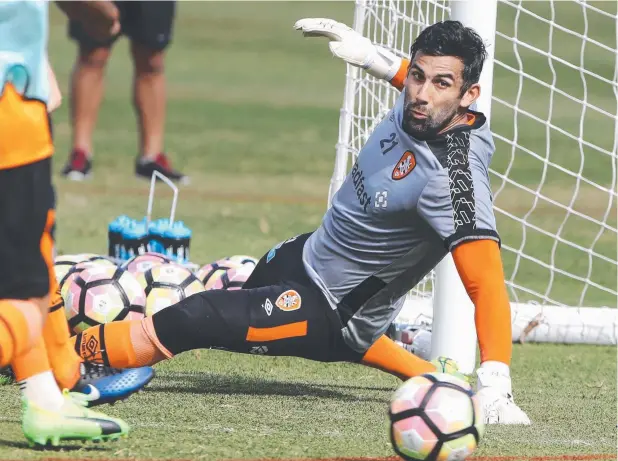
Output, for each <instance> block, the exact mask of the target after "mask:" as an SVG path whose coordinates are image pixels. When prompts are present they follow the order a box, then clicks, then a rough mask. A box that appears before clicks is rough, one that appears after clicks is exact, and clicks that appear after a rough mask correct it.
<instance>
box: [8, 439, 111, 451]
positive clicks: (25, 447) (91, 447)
mask: <svg viewBox="0 0 618 461" xmlns="http://www.w3.org/2000/svg"><path fill="white" fill-rule="evenodd" d="M0 447H9V448H19V449H23V450H35V451H38V452H56V451H80V450H81V451H107V450H109V449H112V448H113V447H114V446H113V445H111V444H110V443H109V442H105V443H102V444H100V445H93V443H92V442H89V443H88V444H84V445H82V444H79V445H62V444H60V445H58V446H57V447H53V446H51V445H47V446H45V447H41V446H34V447H31V446H30V445H29V444H28V442H26V441H19V442H16V441H14V440H2V439H0Z"/></svg>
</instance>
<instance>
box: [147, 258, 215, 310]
mask: <svg viewBox="0 0 618 461" xmlns="http://www.w3.org/2000/svg"><path fill="white" fill-rule="evenodd" d="M137 280H138V281H139V283H140V285H141V286H142V288H143V289H144V292H145V293H146V308H145V310H144V314H145V315H146V316H151V315H154V314H156V313H157V312H159V311H160V310H163V309H165V308H166V307H169V306H172V305H174V304H176V303H178V302H179V301H182V300H183V299H185V298H187V297H189V296H191V295H193V294H195V293H200V292H202V291H204V285H202V282H200V281H199V279H198V278H197V277H196V276H195V275H194V274H193V272H191V271H190V270H189V269H187V268H185V267H183V266H181V265H179V264H176V263H170V264H158V265H156V266H153V267H151V268H150V269H148V270H147V271H145V272H143V273H141V274H138V276H137Z"/></svg>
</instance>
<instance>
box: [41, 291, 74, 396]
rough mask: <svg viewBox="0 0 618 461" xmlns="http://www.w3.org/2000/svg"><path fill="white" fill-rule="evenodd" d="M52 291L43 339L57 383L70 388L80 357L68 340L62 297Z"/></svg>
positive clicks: (72, 384) (67, 326) (67, 327)
mask: <svg viewBox="0 0 618 461" xmlns="http://www.w3.org/2000/svg"><path fill="white" fill-rule="evenodd" d="M52 293H54V295H53V296H52V302H51V307H50V308H49V314H48V315H47V320H46V321H45V326H44V327H43V339H44V340H45V347H46V349H47V354H48V357H49V362H50V363H51V367H52V371H53V372H54V378H56V381H57V382H58V385H59V386H60V387H61V388H67V389H72V388H73V386H75V384H76V383H77V381H78V380H79V377H80V364H81V363H82V358H81V357H80V356H79V355H77V353H76V352H75V349H74V348H73V343H72V342H71V340H70V334H69V325H68V324H67V319H66V316H65V314H64V309H63V307H64V304H63V302H62V298H61V297H60V295H59V294H57V292H56V291H53V292H52Z"/></svg>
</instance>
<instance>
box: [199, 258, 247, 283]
mask: <svg viewBox="0 0 618 461" xmlns="http://www.w3.org/2000/svg"><path fill="white" fill-rule="evenodd" d="M239 267H243V266H242V264H240V263H237V262H234V261H230V260H229V259H220V260H219V261H215V262H214V263H211V264H206V265H205V266H202V267H201V268H199V269H198V270H197V272H196V273H195V276H196V277H197V278H198V279H199V280H200V281H201V282H202V283H203V284H204V288H205V289H206V290H212V289H213V286H214V284H215V283H217V282H218V281H219V279H220V278H221V277H222V276H223V275H224V274H226V273H227V271H229V270H230V269H237V268H239Z"/></svg>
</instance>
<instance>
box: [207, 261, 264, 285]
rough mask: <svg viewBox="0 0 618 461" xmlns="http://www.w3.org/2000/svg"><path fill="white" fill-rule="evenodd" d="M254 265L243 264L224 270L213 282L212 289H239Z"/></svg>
mask: <svg viewBox="0 0 618 461" xmlns="http://www.w3.org/2000/svg"><path fill="white" fill-rule="evenodd" d="M254 267H255V266H251V265H244V266H240V267H235V268H232V269H229V270H227V271H225V272H224V273H223V274H222V275H221V276H220V277H219V278H218V279H217V280H216V281H215V283H214V284H213V286H212V289H213V290H240V289H242V287H243V286H244V284H245V282H246V281H247V280H248V279H249V276H250V275H251V273H252V272H253V268H254Z"/></svg>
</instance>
